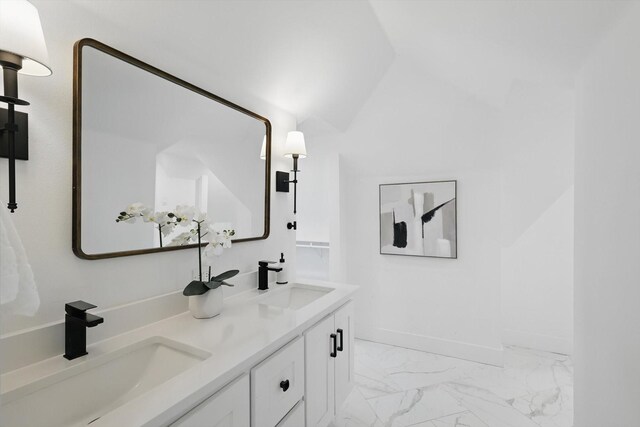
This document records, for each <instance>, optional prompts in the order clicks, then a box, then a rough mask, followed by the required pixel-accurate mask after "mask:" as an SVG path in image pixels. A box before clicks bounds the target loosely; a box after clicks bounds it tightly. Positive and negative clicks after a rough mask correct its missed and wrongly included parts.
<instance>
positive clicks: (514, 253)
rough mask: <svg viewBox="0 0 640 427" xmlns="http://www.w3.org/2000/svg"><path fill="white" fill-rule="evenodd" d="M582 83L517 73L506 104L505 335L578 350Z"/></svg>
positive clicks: (524, 341)
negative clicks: (576, 184) (520, 77)
mask: <svg viewBox="0 0 640 427" xmlns="http://www.w3.org/2000/svg"><path fill="white" fill-rule="evenodd" d="M574 96H575V95H574V91H573V90H572V89H571V88H566V87H562V86H553V85H550V84H540V83H530V82H525V81H516V82H515V83H514V84H513V85H512V87H511V90H510V91H509V94H508V96H507V102H506V104H505V106H504V108H503V110H502V117H501V121H502V136H501V145H502V148H501V158H500V171H501V176H502V179H501V181H502V182H501V209H502V214H501V234H502V277H501V285H502V287H501V289H502V328H503V335H502V337H503V342H504V343H506V344H515V345H520V346H525V347H531V348H536V349H539V350H546V351H554V352H558V353H571V350H572V344H573V169H574V168H573V163H574V145H575V143H574V139H575V136H574V126H575V118H574V116H575V112H574V110H575V108H574V102H575V99H574Z"/></svg>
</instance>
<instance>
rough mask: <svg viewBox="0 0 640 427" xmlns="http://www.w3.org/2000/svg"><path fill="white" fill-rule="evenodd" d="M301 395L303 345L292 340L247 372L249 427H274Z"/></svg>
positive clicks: (302, 389)
mask: <svg viewBox="0 0 640 427" xmlns="http://www.w3.org/2000/svg"><path fill="white" fill-rule="evenodd" d="M303 394H304V342H303V339H302V338H300V337H299V338H296V339H295V340H293V341H292V342H291V343H289V344H287V345H286V346H284V347H283V348H281V349H280V350H278V351H277V352H275V353H274V354H272V355H271V356H269V357H268V358H267V359H266V360H264V361H263V362H262V363H260V364H259V365H258V366H256V367H255V368H253V369H252V370H251V425H252V426H253V427H274V426H275V425H276V424H278V422H279V421H280V420H281V419H282V418H283V417H284V416H285V415H287V413H288V412H289V411H290V410H291V408H293V407H294V406H295V405H296V403H297V402H298V401H299V400H300V399H302V396H303Z"/></svg>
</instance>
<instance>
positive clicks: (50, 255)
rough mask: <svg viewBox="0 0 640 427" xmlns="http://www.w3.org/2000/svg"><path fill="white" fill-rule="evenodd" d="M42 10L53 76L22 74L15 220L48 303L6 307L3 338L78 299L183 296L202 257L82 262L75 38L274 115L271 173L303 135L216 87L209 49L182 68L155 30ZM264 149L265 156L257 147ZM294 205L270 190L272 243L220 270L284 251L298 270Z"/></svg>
mask: <svg viewBox="0 0 640 427" xmlns="http://www.w3.org/2000/svg"><path fill="white" fill-rule="evenodd" d="M34 4H36V6H37V7H38V10H39V12H40V18H41V20H42V24H43V29H44V33H45V36H46V39H47V46H48V49H49V56H50V58H51V61H50V62H51V67H52V69H53V75H52V76H51V77H47V78H33V77H20V92H21V93H20V94H21V97H23V98H24V99H27V100H29V101H30V102H31V107H29V108H26V109H21V110H22V111H27V112H28V113H29V138H30V141H29V146H30V160H29V161H28V162H18V164H17V183H18V192H17V194H18V204H19V208H18V210H17V211H16V213H15V214H14V215H13V217H12V218H13V219H14V222H15V224H16V227H17V228H18V231H19V233H20V235H21V236H22V239H23V242H24V245H25V248H26V251H27V254H28V256H29V260H30V262H31V264H32V267H33V269H34V273H35V278H36V281H37V285H38V289H39V292H40V298H41V301H42V304H41V307H40V310H39V311H38V313H37V314H36V315H35V316H34V317H19V316H13V315H11V314H10V313H9V310H3V313H2V332H3V333H10V332H13V331H17V330H20V329H24V328H28V327H34V326H38V325H42V324H44V323H47V322H55V321H60V320H61V319H62V318H63V313H64V303H65V302H69V301H74V300H77V299H83V300H86V301H89V302H91V303H94V304H96V305H98V306H99V307H100V308H107V307H112V306H115V305H118V304H122V303H126V302H130V301H135V300H138V299H141V298H146V297H150V296H154V295H160V294H163V293H166V292H169V291H173V290H177V289H180V288H182V287H184V286H185V285H186V284H187V283H188V281H189V280H190V279H191V270H192V269H193V268H194V267H195V266H196V265H197V252H196V251H195V250H181V251H174V252H167V253H162V254H150V255H140V256H135V257H125V258H117V259H107V260H99V261H86V260H81V259H79V258H77V257H76V256H75V255H74V254H73V253H72V251H71V170H72V158H71V145H72V132H71V130H72V127H71V125H72V116H71V112H72V63H73V58H72V48H73V43H74V42H75V41H76V40H79V39H81V38H83V37H93V38H95V39H97V40H100V41H102V42H104V43H106V44H109V45H112V46H114V47H116V48H118V49H120V50H123V51H124V52H126V53H128V54H130V55H132V56H134V57H138V58H140V59H142V60H143V61H145V62H148V63H151V64H153V65H156V66H158V67H159V68H161V69H164V70H166V71H168V72H169V73H171V74H174V75H176V76H179V77H181V78H183V79H185V80H187V81H190V82H192V83H194V84H195V85H198V86H201V87H203V88H204V89H206V90H209V91H211V92H213V93H216V94H219V95H221V96H223V97H225V98H227V99H229V100H232V101H234V102H236V103H238V104H240V105H243V106H245V107H247V108H249V109H251V110H253V111H255V112H257V113H258V114H261V115H263V116H266V117H267V118H269V119H270V120H271V122H272V124H273V140H274V144H275V152H274V156H273V157H274V163H273V170H276V169H282V170H285V169H286V168H288V167H289V164H290V161H285V159H284V158H283V157H282V145H283V143H284V138H285V136H286V133H287V132H288V131H289V130H293V129H295V120H294V118H293V117H292V116H291V115H289V114H287V113H284V112H282V111H281V110H278V109H277V108H275V107H272V106H270V105H269V104H266V103H265V102H262V101H260V100H258V99H256V98H254V97H253V96H251V95H250V94H248V93H247V92H245V91H243V90H242V88H238V87H233V86H230V85H223V84H221V83H220V81H219V80H215V81H214V80H211V77H210V76H211V73H210V70H208V69H206V68H200V67H198V65H197V64H198V63H199V62H198V61H197V57H198V56H199V55H201V54H202V52H201V51H199V50H198V49H196V48H197V46H195V47H193V50H192V51H189V46H194V45H193V43H190V42H187V41H186V40H185V43H184V46H185V48H184V49H183V52H182V53H183V54H184V55H191V56H192V57H193V58H194V61H193V62H190V61H174V60H173V59H174V57H173V56H172V55H169V54H167V52H165V51H164V50H163V49H162V48H153V49H150V48H149V46H153V43H152V42H151V41H150V40H149V38H148V34H151V33H140V32H138V31H137V29H136V28H129V27H120V26H117V25H114V24H110V23H109V22H107V21H104V20H102V19H101V18H100V17H98V16H96V15H92V14H89V13H86V11H85V9H84V7H82V6H78V5H77V4H75V3H70V2H57V1H34ZM185 37H187V35H185ZM233 42H234V41H233V40H227V43H233ZM237 43H238V49H240V48H241V47H242V43H243V40H241V39H238V40H237ZM257 147H258V148H257V149H258V150H259V144H257ZM256 155H257V152H256ZM6 168H7V162H6V160H3V161H0V176H6V174H7V169H6ZM3 182H4V181H3ZM0 198H1V199H3V200H6V199H7V188H6V185H2V186H0ZM291 203H292V200H291V199H290V198H289V197H287V196H286V195H284V194H282V193H275V191H273V190H272V205H271V224H272V232H271V236H270V237H269V239H268V240H263V241H256V242H248V243H240V244H238V245H235V246H234V247H233V248H231V249H229V250H228V251H226V252H225V253H224V254H223V255H222V256H221V257H220V258H219V261H218V262H217V265H216V266H215V269H216V270H217V269H219V270H224V269H229V268H238V269H240V270H241V271H243V272H244V271H250V270H255V269H256V267H257V261H258V260H259V259H265V258H276V255H278V254H279V253H280V252H285V253H286V254H287V255H288V257H287V261H288V262H289V263H291V264H290V265H295V251H294V239H295V237H294V233H291V232H289V231H287V230H286V227H285V224H286V222H287V220H289V219H291V218H290V216H291V214H290V211H291V210H290V207H291ZM107 321H108V320H107Z"/></svg>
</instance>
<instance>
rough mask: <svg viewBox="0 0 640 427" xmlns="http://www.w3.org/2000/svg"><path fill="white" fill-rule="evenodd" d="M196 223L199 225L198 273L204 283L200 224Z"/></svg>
mask: <svg viewBox="0 0 640 427" xmlns="http://www.w3.org/2000/svg"><path fill="white" fill-rule="evenodd" d="M196 222H197V223H198V271H199V272H200V281H201V282H202V247H201V246H200V245H201V240H200V223H199V222H198V221H196Z"/></svg>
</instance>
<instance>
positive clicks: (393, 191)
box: [380, 181, 458, 259]
mask: <svg viewBox="0 0 640 427" xmlns="http://www.w3.org/2000/svg"><path fill="white" fill-rule="evenodd" d="M456 186H457V181H432V182H409V183H401V184H380V253H381V254H383V255H410V256H423V257H436V258H454V259H455V258H457V257H458V226H457V211H456V197H457V195H456Z"/></svg>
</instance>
